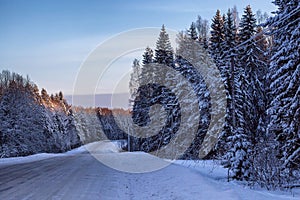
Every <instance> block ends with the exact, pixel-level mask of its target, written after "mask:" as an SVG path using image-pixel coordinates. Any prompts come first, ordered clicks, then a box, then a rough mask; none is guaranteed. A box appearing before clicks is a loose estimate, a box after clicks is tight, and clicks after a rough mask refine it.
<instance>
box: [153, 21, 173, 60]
mask: <svg viewBox="0 0 300 200" xmlns="http://www.w3.org/2000/svg"><path fill="white" fill-rule="evenodd" d="M154 61H155V62H156V63H159V64H165V65H171V64H172V62H173V48H172V46H171V42H170V38H169V35H168V33H167V32H166V29H165V26H164V25H162V28H161V31H160V33H159V37H158V40H157V42H156V48H155V56H154Z"/></svg>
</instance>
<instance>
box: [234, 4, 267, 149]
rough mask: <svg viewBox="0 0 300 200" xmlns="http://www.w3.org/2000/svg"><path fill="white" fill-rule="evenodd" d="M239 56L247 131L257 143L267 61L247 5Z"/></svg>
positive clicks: (253, 18) (243, 18)
mask: <svg viewBox="0 0 300 200" xmlns="http://www.w3.org/2000/svg"><path fill="white" fill-rule="evenodd" d="M240 29H241V30H240V33H239V42H240V47H239V48H238V57H239V63H238V65H240V67H242V68H244V71H245V73H244V74H245V85H244V86H242V89H243V90H244V94H245V96H244V97H245V99H244V100H245V106H244V109H245V120H246V122H247V123H246V127H245V128H246V131H247V132H248V134H249V136H250V138H251V140H252V141H251V143H253V144H254V145H255V144H256V143H257V138H258V136H257V128H258V125H259V122H260V120H261V119H262V118H264V114H265V110H266V95H265V93H266V89H265V79H266V75H267V63H266V60H265V58H264V51H263V49H260V48H259V45H258V42H257V40H256V39H255V38H254V35H255V34H256V19H255V17H254V14H253V13H252V10H251V7H250V6H247V7H246V9H245V11H244V15H243V16H242V20H241V23H240Z"/></svg>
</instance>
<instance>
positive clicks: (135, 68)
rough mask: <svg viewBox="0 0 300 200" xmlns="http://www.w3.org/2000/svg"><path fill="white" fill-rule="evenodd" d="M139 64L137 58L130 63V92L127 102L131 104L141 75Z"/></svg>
mask: <svg viewBox="0 0 300 200" xmlns="http://www.w3.org/2000/svg"><path fill="white" fill-rule="evenodd" d="M141 73H142V72H141V66H140V63H139V61H138V60H137V59H134V60H133V64H132V73H131V75H130V81H129V92H130V100H129V103H130V104H131V103H132V102H133V101H134V99H135V97H136V93H137V90H138V88H139V86H140V76H141Z"/></svg>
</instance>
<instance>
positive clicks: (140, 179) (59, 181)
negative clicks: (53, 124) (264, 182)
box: [0, 151, 295, 200]
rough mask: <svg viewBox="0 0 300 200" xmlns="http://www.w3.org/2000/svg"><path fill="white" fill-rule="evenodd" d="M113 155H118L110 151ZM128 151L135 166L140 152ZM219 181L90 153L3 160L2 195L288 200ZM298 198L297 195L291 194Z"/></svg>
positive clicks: (186, 170) (176, 168)
mask: <svg viewBox="0 0 300 200" xmlns="http://www.w3.org/2000/svg"><path fill="white" fill-rule="evenodd" d="M106 154H107V155H108V156H109V155H110V154H111V155H113V154H116V153H110V152H107V153H106ZM118 154H120V155H122V154H124V155H126V159H130V157H131V156H132V157H131V158H132V159H131V162H130V163H131V164H132V165H136V164H137V163H135V159H136V158H137V156H139V157H144V158H143V159H152V158H151V156H149V155H148V154H144V153H139V154H134V153H133V154H130V153H118ZM289 198H292V197H291V196H287V195H280V196H277V195H274V194H270V193H267V192H259V191H252V190H250V189H246V188H243V187H242V186H240V185H234V184H231V183H226V182H220V181H216V180H213V179H211V178H209V177H208V176H205V175H203V174H202V173H201V172H199V171H196V170H193V169H189V168H186V167H183V166H179V165H175V164H172V165H170V166H168V167H166V168H163V169H161V170H158V171H154V172H150V173H141V174H131V173H125V172H120V171H117V170H114V169H111V168H109V167H107V166H105V165H103V164H102V163H101V162H99V161H98V160H96V159H95V158H94V157H93V156H92V155H91V154H89V153H88V152H86V151H80V152H77V153H72V154H65V155H63V156H54V157H50V158H47V159H43V160H38V161H31V162H27V163H19V164H11V163H8V164H7V163H6V164H5V163H4V164H3V163H2V164H1V163H0V199H1V200H7V199H30V200H32V199H38V200H42V199H67V200H68V199H101V200H102V199H109V200H110V199H137V200H140V199H258V200H259V199H272V200H276V199H289ZM292 199H295V198H292Z"/></svg>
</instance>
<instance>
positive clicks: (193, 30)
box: [187, 22, 198, 40]
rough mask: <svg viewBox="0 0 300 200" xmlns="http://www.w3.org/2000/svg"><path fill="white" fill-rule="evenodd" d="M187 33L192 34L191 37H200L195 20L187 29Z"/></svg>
mask: <svg viewBox="0 0 300 200" xmlns="http://www.w3.org/2000/svg"><path fill="white" fill-rule="evenodd" d="M187 34H188V35H189V36H190V38H191V39H193V40H197V39H198V34H197V31H196V25H195V23H194V22H192V24H191V26H190V28H189V29H188V31H187Z"/></svg>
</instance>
